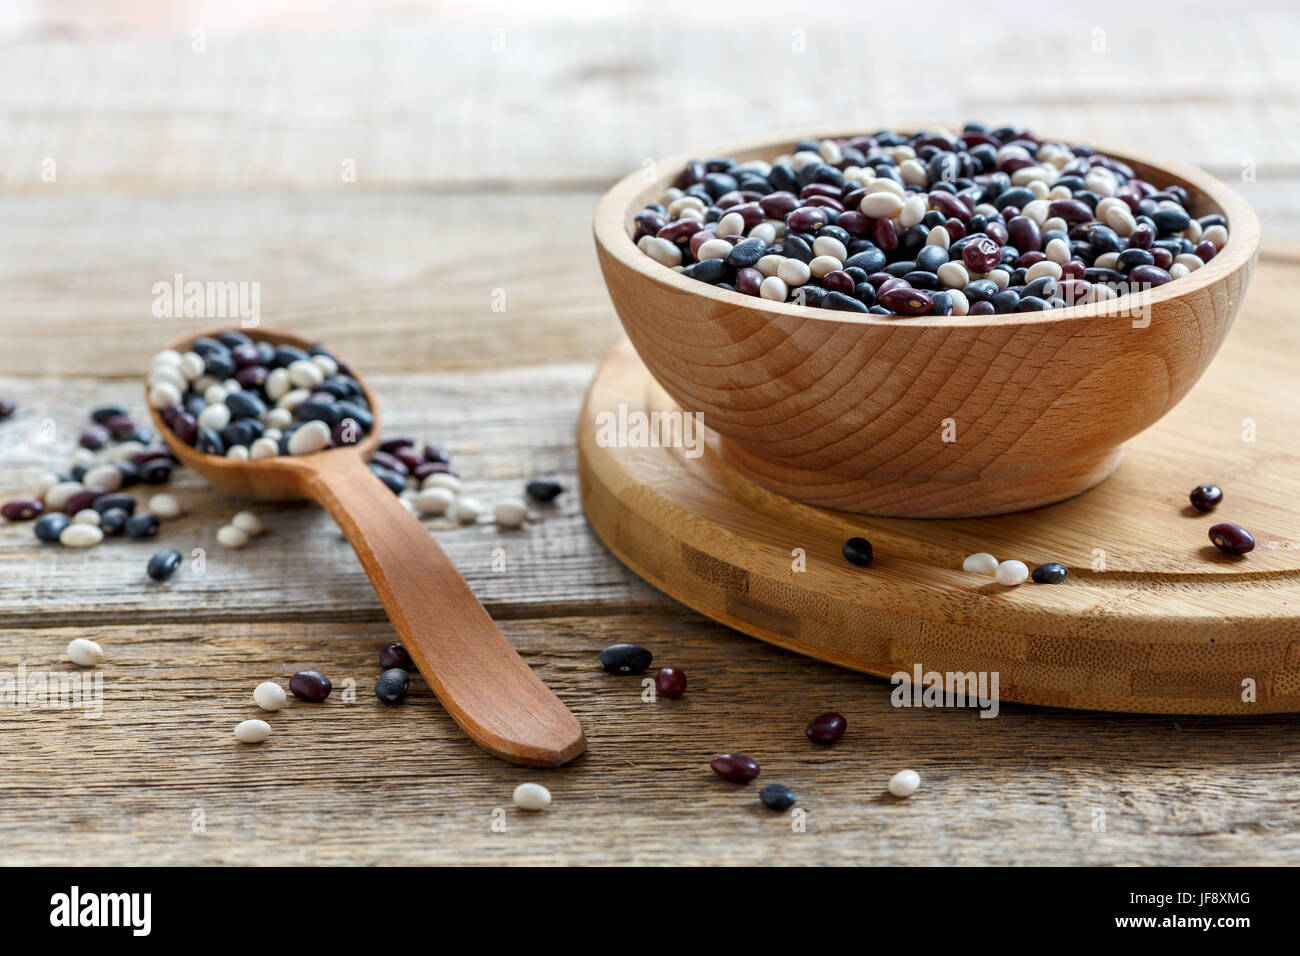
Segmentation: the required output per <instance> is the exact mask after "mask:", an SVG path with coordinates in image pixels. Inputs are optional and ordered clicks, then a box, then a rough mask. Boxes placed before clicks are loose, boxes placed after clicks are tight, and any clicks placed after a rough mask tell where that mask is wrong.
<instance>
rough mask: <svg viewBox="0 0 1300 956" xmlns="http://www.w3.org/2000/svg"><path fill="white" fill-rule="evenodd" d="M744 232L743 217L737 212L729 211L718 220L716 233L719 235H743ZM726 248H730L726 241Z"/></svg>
mask: <svg viewBox="0 0 1300 956" xmlns="http://www.w3.org/2000/svg"><path fill="white" fill-rule="evenodd" d="M744 232H745V217H744V216H742V215H741V214H740V213H738V212H729V213H727V214H726V215H724V216H723V217H722V218H721V219H719V220H718V231H717V233H716V235H717V236H719V237H724V236H739V235H743V234H744ZM710 241H712V240H710ZM706 245H707V243H706ZM727 248H731V243H727ZM696 258H697V259H698V258H699V256H696Z"/></svg>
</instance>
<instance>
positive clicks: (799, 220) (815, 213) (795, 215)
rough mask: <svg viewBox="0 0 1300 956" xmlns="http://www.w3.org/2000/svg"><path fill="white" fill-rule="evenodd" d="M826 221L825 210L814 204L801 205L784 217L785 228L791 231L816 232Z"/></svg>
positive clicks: (827, 219)
mask: <svg viewBox="0 0 1300 956" xmlns="http://www.w3.org/2000/svg"><path fill="white" fill-rule="evenodd" d="M828 221H829V218H828V217H827V215H826V212H825V211H824V210H822V209H818V208H817V207H816V206H801V207H799V208H798V209H796V210H795V211H794V212H792V213H790V215H788V216H786V217H785V225H786V228H787V229H789V230H790V231H791V232H816V231H817V230H818V229H820V228H821V227H822V226H824V225H826V223H827V222H828Z"/></svg>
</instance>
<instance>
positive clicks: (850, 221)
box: [835, 209, 871, 238]
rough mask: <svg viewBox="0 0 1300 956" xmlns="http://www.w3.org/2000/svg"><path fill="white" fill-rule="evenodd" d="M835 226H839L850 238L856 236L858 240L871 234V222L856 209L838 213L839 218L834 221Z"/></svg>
mask: <svg viewBox="0 0 1300 956" xmlns="http://www.w3.org/2000/svg"><path fill="white" fill-rule="evenodd" d="M835 225H837V226H839V227H840V228H841V229H843V230H844V231H845V232H847V233H848V234H849V235H850V236H856V237H858V238H862V237H863V236H866V235H867V234H869V233H870V232H871V220H870V219H868V218H867V217H866V216H864V215H863V214H862V213H860V212H858V211H857V210H856V209H850V210H849V211H848V212H843V213H840V217H839V218H838V219H836V220H835Z"/></svg>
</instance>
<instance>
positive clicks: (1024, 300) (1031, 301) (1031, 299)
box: [995, 295, 1049, 312]
mask: <svg viewBox="0 0 1300 956" xmlns="http://www.w3.org/2000/svg"><path fill="white" fill-rule="evenodd" d="M995 307H996V306H995ZM1047 308H1049V306H1048V304H1047V303H1046V302H1045V301H1044V300H1042V299H1040V298H1039V297H1038V296H1036V295H1023V296H1021V297H1020V301H1019V302H1017V303H1016V311H1017V312H1042V311H1044V310H1046V309H1047Z"/></svg>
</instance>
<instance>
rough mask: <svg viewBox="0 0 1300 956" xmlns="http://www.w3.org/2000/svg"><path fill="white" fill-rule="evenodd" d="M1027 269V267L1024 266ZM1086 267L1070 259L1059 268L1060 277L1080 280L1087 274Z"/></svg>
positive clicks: (1077, 260) (1076, 260)
mask: <svg viewBox="0 0 1300 956" xmlns="http://www.w3.org/2000/svg"><path fill="white" fill-rule="evenodd" d="M1026 268H1028V266H1026ZM1087 271H1088V267H1087V266H1085V265H1084V264H1083V262H1082V261H1081V260H1079V259H1071V260H1070V261H1069V262H1067V263H1066V264H1065V265H1063V266H1061V275H1062V276H1063V277H1064V278H1066V279H1082V278H1083V277H1084V275H1085V274H1086V273H1087Z"/></svg>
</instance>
